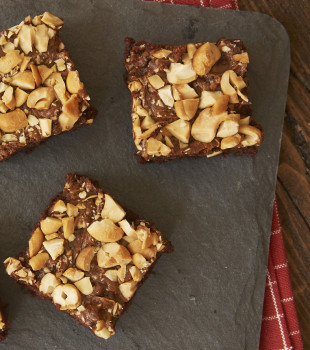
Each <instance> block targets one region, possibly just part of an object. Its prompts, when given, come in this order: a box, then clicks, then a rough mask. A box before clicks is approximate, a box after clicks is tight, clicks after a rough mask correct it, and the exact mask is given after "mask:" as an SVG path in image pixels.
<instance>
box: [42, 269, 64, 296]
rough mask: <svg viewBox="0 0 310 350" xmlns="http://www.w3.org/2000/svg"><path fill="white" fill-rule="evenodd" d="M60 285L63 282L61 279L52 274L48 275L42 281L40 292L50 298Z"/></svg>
mask: <svg viewBox="0 0 310 350" xmlns="http://www.w3.org/2000/svg"><path fill="white" fill-rule="evenodd" d="M60 284H61V282H60V280H59V278H57V277H56V276H55V275H53V274H52V273H47V274H46V275H44V276H43V278H42V279H41V282H40V287H39V291H40V292H41V293H44V294H47V295H49V296H50V295H51V294H52V293H53V291H54V289H55V288H56V287H57V286H59V285H60Z"/></svg>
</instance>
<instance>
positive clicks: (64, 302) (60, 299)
mask: <svg viewBox="0 0 310 350" xmlns="http://www.w3.org/2000/svg"><path fill="white" fill-rule="evenodd" d="M52 297H53V303H54V304H56V305H59V306H60V310H72V309H76V308H77V307H78V306H80V305H81V301H82V298H81V294H80V292H79V290H78V289H77V288H76V287H75V286H74V285H73V284H61V285H59V286H57V287H56V288H55V289H54V291H53V293H52Z"/></svg>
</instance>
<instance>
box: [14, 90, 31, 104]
mask: <svg viewBox="0 0 310 350" xmlns="http://www.w3.org/2000/svg"><path fill="white" fill-rule="evenodd" d="M14 96H15V101H16V107H20V106H21V105H23V104H24V103H25V102H26V101H27V98H28V94H27V92H25V91H24V90H21V89H20V88H17V89H15V93H14Z"/></svg>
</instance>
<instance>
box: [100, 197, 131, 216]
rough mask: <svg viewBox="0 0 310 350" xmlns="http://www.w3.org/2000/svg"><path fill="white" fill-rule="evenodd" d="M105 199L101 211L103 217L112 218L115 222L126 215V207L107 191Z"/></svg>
mask: <svg viewBox="0 0 310 350" xmlns="http://www.w3.org/2000/svg"><path fill="white" fill-rule="evenodd" d="M104 199H105V201H104V207H103V209H102V212H101V216H102V218H103V219H110V220H112V221H113V222H119V221H121V220H122V219H123V218H124V217H125V215H126V212H125V211H124V209H123V208H122V207H121V206H120V205H119V204H118V203H116V201H115V200H114V199H113V198H112V197H111V196H110V195H108V194H107V193H106V194H105V195H104Z"/></svg>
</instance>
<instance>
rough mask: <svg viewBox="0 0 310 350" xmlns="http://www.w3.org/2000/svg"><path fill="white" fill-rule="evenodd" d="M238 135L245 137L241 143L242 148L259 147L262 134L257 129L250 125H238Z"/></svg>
mask: <svg viewBox="0 0 310 350" xmlns="http://www.w3.org/2000/svg"><path fill="white" fill-rule="evenodd" d="M239 133H240V134H241V135H245V138H244V140H242V141H241V144H242V146H244V147H248V146H254V145H259V144H260V143H261V140H262V133H261V131H260V130H259V129H257V128H255V127H254V126H251V125H240V127H239Z"/></svg>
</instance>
